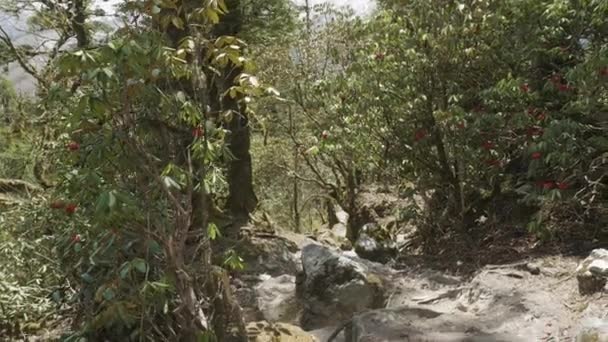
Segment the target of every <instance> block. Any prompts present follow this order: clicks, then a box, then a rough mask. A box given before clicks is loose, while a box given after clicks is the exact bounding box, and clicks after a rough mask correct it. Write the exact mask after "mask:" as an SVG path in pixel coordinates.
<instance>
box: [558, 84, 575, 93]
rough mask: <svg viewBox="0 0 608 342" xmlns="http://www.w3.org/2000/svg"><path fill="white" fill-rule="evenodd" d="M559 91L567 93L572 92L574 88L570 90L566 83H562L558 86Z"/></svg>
mask: <svg viewBox="0 0 608 342" xmlns="http://www.w3.org/2000/svg"><path fill="white" fill-rule="evenodd" d="M557 89H558V90H559V91H562V92H565V91H569V90H571V89H572V88H570V86H569V85H567V84H565V83H560V84H558V85H557Z"/></svg>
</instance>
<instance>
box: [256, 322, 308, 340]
mask: <svg viewBox="0 0 608 342" xmlns="http://www.w3.org/2000/svg"><path fill="white" fill-rule="evenodd" d="M246 329H247V338H248V340H249V342H277V341H280V342H319V341H318V340H317V339H316V338H315V337H314V336H313V335H311V334H309V333H307V332H305V331H304V330H302V329H301V328H299V327H297V326H295V325H291V324H288V323H269V322H266V321H260V322H251V323H249V324H247V327H246Z"/></svg>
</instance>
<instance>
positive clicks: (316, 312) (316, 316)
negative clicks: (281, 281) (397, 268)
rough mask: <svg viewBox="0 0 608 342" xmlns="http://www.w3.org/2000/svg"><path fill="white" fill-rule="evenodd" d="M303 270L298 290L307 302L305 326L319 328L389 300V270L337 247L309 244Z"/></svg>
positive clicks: (303, 301) (300, 297)
mask: <svg viewBox="0 0 608 342" xmlns="http://www.w3.org/2000/svg"><path fill="white" fill-rule="evenodd" d="M302 266H303V272H302V273H301V274H300V275H299V276H298V279H297V286H296V291H297V295H298V298H299V299H300V301H301V302H302V303H303V305H304V312H303V316H302V327H303V328H305V329H307V330H309V329H317V328H321V327H324V326H327V325H330V324H332V323H336V324H337V323H340V322H343V321H345V320H347V319H350V317H352V314H354V313H356V312H360V311H363V310H366V309H374V308H380V307H383V306H384V303H385V300H386V287H385V283H386V282H387V280H388V278H387V277H388V274H390V273H391V271H390V270H388V269H386V268H383V266H382V265H378V264H374V263H370V262H365V261H364V260H361V259H357V258H349V257H346V256H344V255H343V254H342V253H340V252H339V251H336V250H332V249H329V248H327V247H324V246H319V245H308V246H306V247H304V249H303V250H302Z"/></svg>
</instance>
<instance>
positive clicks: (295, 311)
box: [255, 274, 301, 324]
mask: <svg viewBox="0 0 608 342" xmlns="http://www.w3.org/2000/svg"><path fill="white" fill-rule="evenodd" d="M255 291H256V295H257V302H258V307H259V309H260V311H261V312H262V315H263V317H264V320H266V321H268V322H285V323H294V324H295V323H297V322H298V321H299V319H300V314H301V305H300V303H299V302H298V299H297V298H296V278H295V277H294V276H292V275H288V274H284V275H282V276H279V277H276V278H269V279H267V280H265V281H263V282H261V283H260V284H258V285H257V286H256V288H255Z"/></svg>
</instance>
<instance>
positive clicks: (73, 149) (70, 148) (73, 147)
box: [68, 141, 80, 151]
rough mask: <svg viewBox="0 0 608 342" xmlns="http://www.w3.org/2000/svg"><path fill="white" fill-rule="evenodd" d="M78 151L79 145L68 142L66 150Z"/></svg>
mask: <svg viewBox="0 0 608 342" xmlns="http://www.w3.org/2000/svg"><path fill="white" fill-rule="evenodd" d="M79 149H80V144H78V143H77V142H75V141H70V142H69V143H68V150H70V151H78V150H79Z"/></svg>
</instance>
